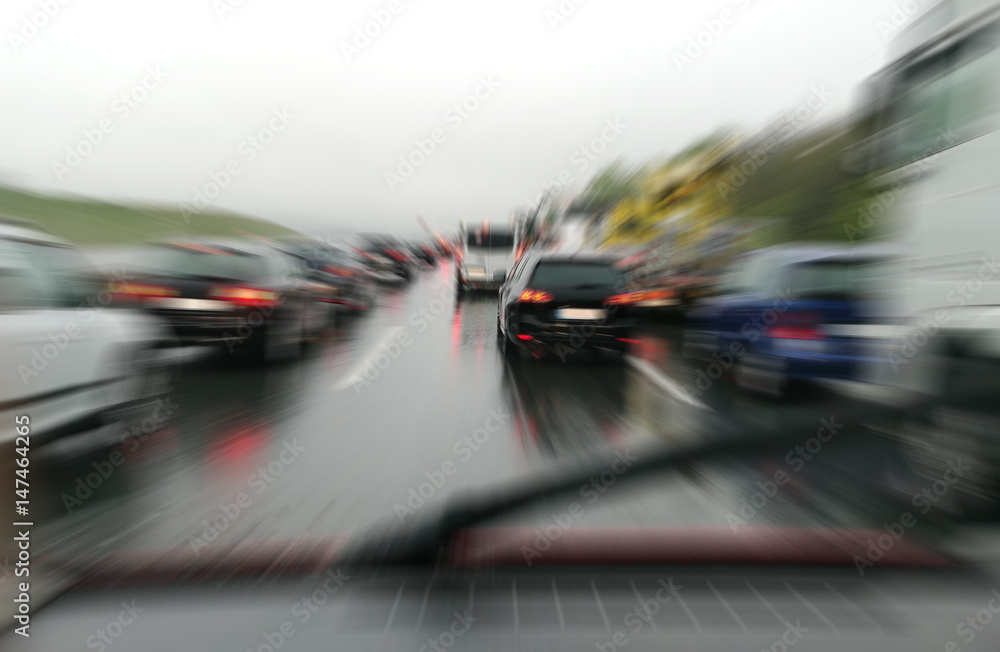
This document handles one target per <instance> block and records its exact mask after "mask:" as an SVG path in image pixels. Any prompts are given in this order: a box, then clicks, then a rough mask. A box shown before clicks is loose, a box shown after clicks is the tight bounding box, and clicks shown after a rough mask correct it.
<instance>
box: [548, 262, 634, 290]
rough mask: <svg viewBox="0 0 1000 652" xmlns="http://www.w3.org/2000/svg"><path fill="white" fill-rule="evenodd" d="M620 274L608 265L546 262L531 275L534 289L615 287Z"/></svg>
mask: <svg viewBox="0 0 1000 652" xmlns="http://www.w3.org/2000/svg"><path fill="white" fill-rule="evenodd" d="M617 282H618V274H617V273H616V272H615V270H614V269H613V268H612V267H611V265H609V264H606V263H574V262H544V263H539V264H538V267H536V268H535V271H534V272H533V273H532V274H531V280H530V281H529V282H528V283H529V284H530V285H531V286H532V287H576V286H579V285H606V286H614V285H615V284H616V283H617Z"/></svg>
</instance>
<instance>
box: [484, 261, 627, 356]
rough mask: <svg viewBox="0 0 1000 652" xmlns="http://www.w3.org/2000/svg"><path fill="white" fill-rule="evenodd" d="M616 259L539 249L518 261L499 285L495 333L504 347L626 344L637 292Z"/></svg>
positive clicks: (535, 349)
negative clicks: (627, 284)
mask: <svg viewBox="0 0 1000 652" xmlns="http://www.w3.org/2000/svg"><path fill="white" fill-rule="evenodd" d="M617 262H618V261H617V259H616V258H614V257H609V256H606V255H600V254H552V253H549V254H540V255H537V256H527V257H525V258H522V260H521V261H520V262H519V263H518V264H517V265H516V266H515V267H514V269H513V270H512V271H511V273H510V275H509V276H508V277H507V280H506V282H505V283H504V285H503V287H501V289H500V305H499V309H498V314H497V335H498V337H499V339H500V344H501V346H502V348H503V351H504V353H505V354H507V355H512V356H516V355H517V354H519V353H520V352H532V353H541V352H546V351H548V352H552V353H555V354H557V355H559V357H560V358H563V359H565V357H566V356H567V355H570V354H573V353H576V352H579V351H593V350H602V349H603V350H610V351H618V352H624V351H625V350H627V348H628V343H629V341H630V339H631V335H632V331H633V329H634V328H635V326H636V319H635V318H634V316H633V315H632V314H631V308H630V304H632V303H634V296H633V295H632V294H630V293H629V292H628V291H627V288H626V287H625V277H624V275H623V274H622V273H621V270H620V269H619V268H618V267H617Z"/></svg>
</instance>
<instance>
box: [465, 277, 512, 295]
mask: <svg viewBox="0 0 1000 652" xmlns="http://www.w3.org/2000/svg"><path fill="white" fill-rule="evenodd" d="M462 284H463V285H464V286H465V287H466V288H468V289H470V290H490V291H492V292H496V291H498V290H499V289H500V287H501V286H502V285H503V281H487V280H476V281H470V280H469V279H463V280H462Z"/></svg>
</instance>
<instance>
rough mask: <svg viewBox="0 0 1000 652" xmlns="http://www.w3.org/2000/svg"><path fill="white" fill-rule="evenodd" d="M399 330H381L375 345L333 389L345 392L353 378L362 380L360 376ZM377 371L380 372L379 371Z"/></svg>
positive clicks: (399, 328) (390, 328)
mask: <svg viewBox="0 0 1000 652" xmlns="http://www.w3.org/2000/svg"><path fill="white" fill-rule="evenodd" d="M401 330H403V327H402V326H389V327H388V328H386V329H385V330H383V331H382V333H381V337H379V338H378V340H377V341H376V342H375V344H373V345H372V346H370V347H368V350H367V351H365V354H364V355H363V356H361V357H360V358H358V361H357V362H356V363H355V364H354V366H353V367H351V370H350V371H349V372H348V373H347V374H346V375H345V376H344V377H343V378H341V379H340V381H339V382H337V384H336V385H334V386H333V388H334V389H335V390H337V391H341V390H345V389H347V388H348V387H350V386H351V385H352V384H353V383H354V379H355V378H362V377H363V376H362V374H364V372H365V369H367V368H368V367H369V366H370V365H374V364H375V363H374V362H372V360H373V359H374V357H375V356H376V355H377V354H378V353H379V352H380V351H382V346H383V345H384V344H387V343H389V342H390V341H392V340H393V339H395V337H396V335H398V334H399V331H401ZM376 368H377V367H376ZM379 371H382V370H381V369H379Z"/></svg>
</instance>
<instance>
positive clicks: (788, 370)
mask: <svg viewBox="0 0 1000 652" xmlns="http://www.w3.org/2000/svg"><path fill="white" fill-rule="evenodd" d="M810 345H811V346H813V347H814V348H815V350H789V347H796V346H798V347H802V348H808V347H809V346H810ZM766 353H767V354H768V355H770V356H772V357H775V358H778V359H780V360H781V362H782V367H783V369H784V373H785V375H786V376H787V377H788V378H793V379H797V380H827V379H829V380H835V379H856V378H859V377H861V376H862V375H863V373H862V372H863V370H864V369H870V368H871V367H872V366H873V365H883V364H887V363H888V358H887V357H886V354H885V352H884V351H883V349H882V348H881V347H879V346H878V345H877V344H874V343H869V342H836V343H831V342H829V341H826V342H812V341H809V340H802V341H796V340H790V341H783V342H781V343H779V344H774V343H772V344H771V345H770V346H769V347H768V350H767V351H766Z"/></svg>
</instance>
